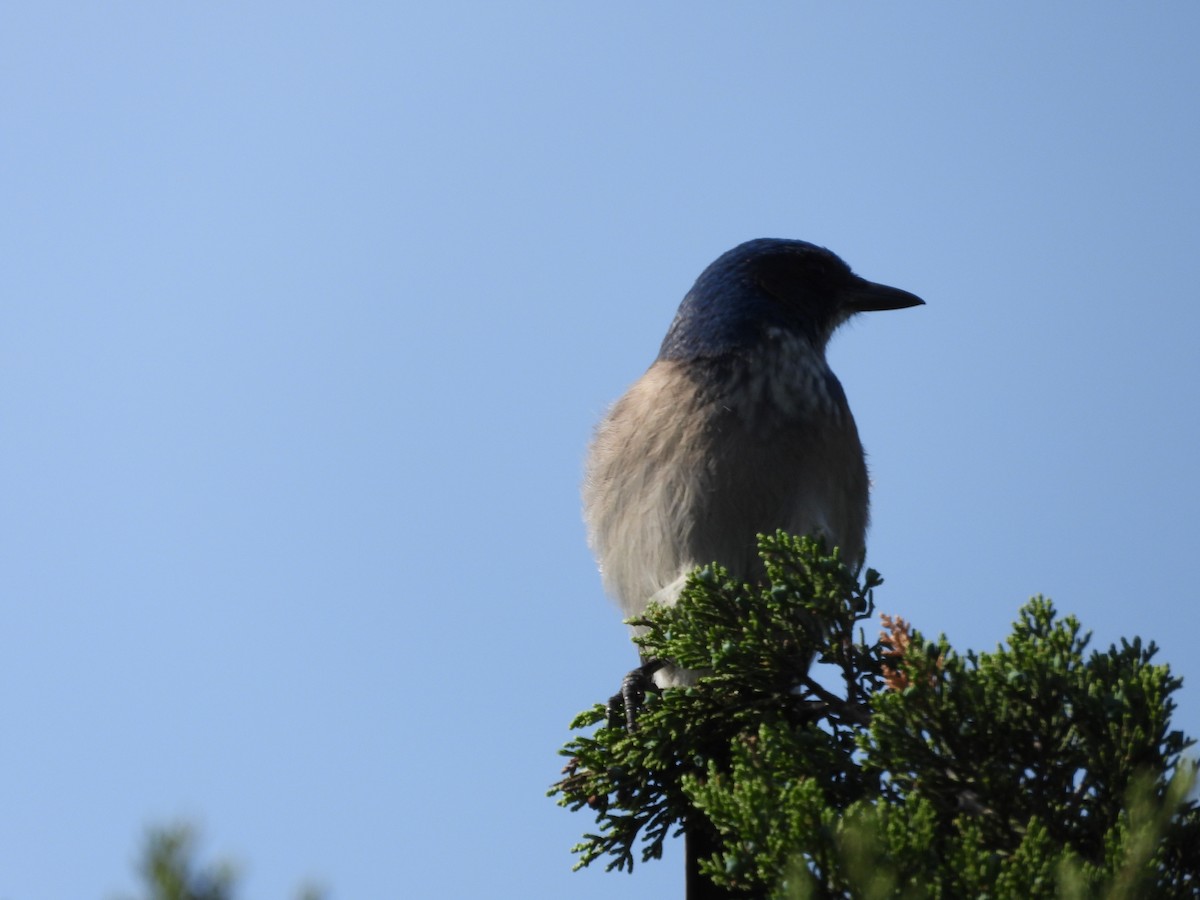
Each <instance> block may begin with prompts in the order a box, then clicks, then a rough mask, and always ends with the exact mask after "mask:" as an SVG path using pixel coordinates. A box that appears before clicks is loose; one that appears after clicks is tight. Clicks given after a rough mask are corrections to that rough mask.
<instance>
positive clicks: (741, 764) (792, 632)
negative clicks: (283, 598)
mask: <svg viewBox="0 0 1200 900" xmlns="http://www.w3.org/2000/svg"><path fill="white" fill-rule="evenodd" d="M759 547H760V552H761V555H762V558H763V560H764V562H765V563H766V572H767V584H766V586H763V587H756V586H749V585H744V584H740V583H737V582H736V581H734V580H733V579H731V578H730V576H729V574H728V572H727V571H725V570H724V569H722V568H721V567H720V566H719V565H716V564H714V565H711V566H707V567H704V568H701V569H698V570H697V571H696V572H695V573H694V574H693V575H692V577H691V578H690V580H689V581H688V584H687V586H686V588H685V589H684V591H683V593H682V594H681V596H680V598H679V600H678V602H677V603H676V604H675V605H674V606H672V607H657V608H651V609H650V610H649V611H648V612H647V614H646V615H645V617H644V618H642V619H639V620H637V621H636V622H635V623H634V624H637V625H639V626H640V627H641V629H642V630H643V632H644V633H642V634H641V636H639V637H638V638H636V639H635V640H636V641H637V643H638V644H639V646H640V648H641V651H642V653H643V655H644V656H646V657H648V658H657V659H664V660H670V661H671V662H673V663H675V664H678V665H681V666H684V667H686V668H689V669H695V670H698V671H700V672H702V673H703V674H702V675H701V677H700V678H699V681H698V683H697V684H696V685H695V686H694V687H688V688H672V689H669V690H666V691H662V692H660V693H651V694H649V695H648V696H647V698H646V701H645V704H644V707H643V708H642V709H641V710H640V712H639V713H638V715H637V727H636V729H635V730H633V731H630V730H628V729H627V728H626V727H625V726H624V724H623V721H624V720H623V718H622V717H620V716H617V717H612V716H611V715H610V711H609V710H608V709H607V707H606V706H605V704H599V703H598V704H596V705H595V706H593V707H592V708H591V709H589V710H587V711H585V712H584V713H582V714H580V715H579V716H578V717H576V719H575V721H574V722H573V723H572V728H573V729H575V730H577V731H580V732H582V733H581V734H578V735H576V736H575V737H573V738H572V739H571V740H570V741H569V742H568V743H567V745H566V746H565V747H564V748H563V750H562V751H561V752H562V754H563V755H564V756H566V757H568V759H569V762H568V763H567V765H566V767H565V768H564V770H563V777H562V779H561V780H560V781H559V782H558V783H557V784H555V785H554V787H553V789H552V790H551V792H550V793H551V795H552V796H556V797H557V798H558V802H559V804H560V805H562V806H566V807H569V808H571V809H573V810H580V809H583V808H585V807H586V808H587V809H588V810H589V811H590V812H591V813H592V814H593V815H594V816H595V820H596V825H597V829H596V830H595V831H594V832H591V833H588V834H585V835H584V838H583V840H582V841H581V842H580V843H579V844H577V845H576V846H575V847H574V848H573V849H574V851H575V852H576V853H577V854H579V861H578V863H577V867H581V866H586V865H589V864H591V863H593V862H596V861H597V860H600V859H605V858H607V867H608V868H609V869H618V870H628V871H632V870H633V868H634V862H635V856H640V859H641V861H643V862H646V861H649V860H652V859H656V858H658V857H660V856H661V854H662V849H663V844H664V842H665V840H666V839H667V837H669V836H671V835H673V834H677V833H679V832H680V831H682V830H684V829H685V828H687V827H692V828H701V827H702V828H704V829H705V830H706V831H708V832H710V833H712V834H715V835H717V836H718V837H719V841H718V846H719V850H718V851H717V852H716V853H715V854H714V855H713V856H711V857H709V858H708V859H706V860H702V862H701V870H702V871H703V872H704V873H705V874H706V875H707V876H708V877H709V878H711V879H712V881H713V882H714V883H715V884H717V885H719V886H721V887H722V888H724V889H726V890H728V891H731V892H733V893H734V894H744V895H745V896H748V897H749V896H756V897H761V896H770V897H780V898H818V897H819V898H841V897H856V898H857V897H863V898H872V900H873V898H955V897H982V896H988V897H996V898H1022V900H1024V898H1039V897H1073V898H1074V897H1078V898H1084V897H1089V898H1090V897H1104V898H1111V900H1116V898H1134V897H1137V898H1142V897H1150V898H1183V897H1191V898H1194V897H1197V896H1200V809H1198V808H1197V805H1196V802H1195V800H1194V798H1190V793H1191V788H1192V786H1193V784H1194V781H1195V772H1196V766H1195V763H1194V762H1192V761H1190V760H1188V759H1186V758H1185V757H1184V752H1185V751H1186V750H1187V748H1188V747H1189V746H1190V745H1191V744H1192V743H1194V742H1193V741H1192V740H1191V739H1189V738H1187V737H1186V736H1185V735H1184V734H1183V733H1182V732H1180V731H1178V730H1173V729H1172V728H1171V721H1170V720H1171V714H1172V712H1173V711H1174V709H1175V702H1174V699H1173V695H1174V694H1175V692H1176V691H1178V690H1179V688H1180V686H1181V682H1180V679H1178V678H1176V677H1174V676H1172V675H1171V673H1170V669H1169V667H1168V666H1166V665H1159V664H1155V663H1154V662H1153V661H1152V660H1153V657H1154V656H1155V654H1156V648H1155V646H1154V644H1153V643H1149V644H1143V643H1142V642H1141V640H1139V639H1137V638H1135V639H1133V640H1132V641H1122V642H1121V644H1120V646H1113V647H1110V648H1108V649H1107V650H1106V651H1094V650H1092V651H1089V650H1088V645H1089V636H1088V635H1087V634H1085V633H1084V632H1082V630H1081V627H1080V625H1079V623H1078V622H1077V621H1076V620H1075V619H1074V618H1073V617H1071V616H1067V617H1062V618H1060V617H1059V616H1058V615H1057V613H1056V612H1055V609H1054V607H1053V605H1052V604H1051V603H1050V601H1048V600H1046V599H1044V598H1041V597H1035V598H1034V599H1032V600H1031V601H1029V603H1027V604H1026V605H1025V606H1024V607H1023V608H1022V609H1021V610H1020V613H1019V616H1018V618H1017V621H1016V622H1015V623H1014V625H1013V629H1012V633H1011V635H1010V636H1009V637H1008V639H1007V640H1006V641H1005V643H1004V644H1002V645H1001V646H999V647H997V649H996V650H995V651H992V652H986V653H974V652H967V653H965V654H959V653H957V652H956V651H955V650H954V649H953V648H952V647H951V646H950V645H949V643H948V641H947V640H946V638H945V637H940V638H938V639H937V640H929V639H926V638H925V637H923V636H922V635H921V634H920V633H919V632H917V631H915V630H913V629H911V628H910V626H909V625H908V624H907V623H905V622H904V621H903V620H901V619H891V618H888V617H883V618H884V623H885V626H886V630H885V632H884V633H883V634H882V635H881V636H880V638H879V639H877V640H869V639H868V638H867V637H866V635H865V631H864V627H865V623H866V622H867V620H869V619H871V618H872V617H873V616H874V612H875V602H874V591H875V589H876V588H877V587H878V586H879V585H880V584H881V583H882V579H881V578H880V577H879V575H878V574H877V573H875V572H874V571H871V570H868V571H867V572H865V573H864V574H863V576H862V577H861V578H856V577H855V576H854V574H853V573H851V572H850V571H849V570H848V569H847V568H846V567H845V566H844V565H843V564H842V563H841V561H840V559H839V558H838V555H837V553H836V551H835V552H832V553H831V552H827V551H826V550H825V548H824V546H823V545H822V544H821V543H820V542H819V541H815V540H813V539H810V538H796V537H791V536H788V535H785V534H783V533H778V534H775V535H772V536H765V537H761V538H760V545H759ZM810 660H815V661H816V663H817V665H812V666H810V664H809V663H810ZM689 823H690V824H689Z"/></svg>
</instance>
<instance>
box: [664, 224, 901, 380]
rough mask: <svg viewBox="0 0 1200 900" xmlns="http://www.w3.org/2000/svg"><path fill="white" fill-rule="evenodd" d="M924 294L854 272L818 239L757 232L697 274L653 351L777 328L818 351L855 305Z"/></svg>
mask: <svg viewBox="0 0 1200 900" xmlns="http://www.w3.org/2000/svg"><path fill="white" fill-rule="evenodd" d="M924 302H925V301H923V300H922V299H921V298H920V297H917V296H916V295H914V294H910V293H908V292H907V291H902V290H900V289H899V288H893V287H887V286H886V285H882V284H875V283H874V282H871V281H867V280H866V279H864V278H859V277H858V276H857V275H855V274H854V273H853V272H851V271H850V267H849V266H848V265H846V264H845V263H844V262H842V260H841V259H840V258H839V257H838V256H837V255H836V254H834V253H831V252H830V251H828V250H826V249H825V248H824V247H818V246H816V245H815V244H809V243H807V242H805V241H792V240H783V239H779V238H759V239H757V240H753V241H747V242H746V243H744V244H740V245H739V246H737V247H734V248H733V249H732V250H730V251H729V252H728V253H725V254H723V255H722V256H720V257H719V258H718V259H717V260H716V261H715V262H714V263H712V265H710V266H709V267H708V268H707V269H705V270H704V271H703V272H702V273H701V274H700V277H699V278H698V279H696V284H695V285H694V286H693V287H692V289H691V290H690V291H689V292H688V294H687V296H686V297H684V298H683V302H682V303H681V304H680V305H679V311H678V312H677V313H676V314H675V321H674V322H672V323H671V328H670V330H669V331H668V332H667V336H666V338H664V339H663V343H662V348H661V349H660V350H659V355H658V358H659V359H664V360H680V361H687V360H693V359H701V358H713V357H720V356H725V355H727V354H736V353H739V352H742V351H745V350H749V349H752V348H754V347H756V346H758V345H759V344H760V343H761V342H762V341H763V340H764V339H765V338H766V336H767V335H768V334H769V333H771V332H778V331H780V330H782V331H784V332H786V333H789V334H793V335H796V336H798V337H802V338H805V339H806V340H808V341H809V342H810V343H811V345H812V347H813V349H814V350H815V351H816V352H818V353H822V352H823V351H824V349H825V345H826V343H827V342H828V341H829V338H830V336H831V335H832V334H833V332H834V330H835V329H836V328H837V327H838V326H839V325H841V324H842V323H843V322H845V321H846V320H847V319H849V318H850V317H851V316H853V315H854V314H855V313H860V312H869V311H872V310H883V309H903V308H905V307H908V306H918V305H920V304H922V303H924Z"/></svg>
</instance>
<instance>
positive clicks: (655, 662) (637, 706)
mask: <svg viewBox="0 0 1200 900" xmlns="http://www.w3.org/2000/svg"><path fill="white" fill-rule="evenodd" d="M665 665H666V663H665V662H663V661H662V660H661V659H652V660H650V661H649V662H646V663H643V664H642V665H640V666H638V667H637V668H636V669H633V670H631V671H629V672H628V673H626V675H625V677H624V678H623V679H621V690H620V691H619V692H617V693H616V694H613V695H612V697H610V698H609V700H608V727H609V728H616V727H617V726H618V725H619V724H620V722H621V719H622V718H624V719H625V728H626V730H627V731H637V715H638V713H639V712H641V709H642V702H643V701H644V700H645V699H646V691H647V690H652V691H656V690H658V685H656V684H655V683H654V673H655V672H657V671H658V670H659V669H661V668H662V667H663V666H665ZM622 709H624V711H625V715H624V716H623V717H622V715H621V710H622Z"/></svg>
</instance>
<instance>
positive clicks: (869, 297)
mask: <svg viewBox="0 0 1200 900" xmlns="http://www.w3.org/2000/svg"><path fill="white" fill-rule="evenodd" d="M842 305H843V306H844V307H845V308H846V309H848V310H850V312H852V313H859V312H875V311H876V310H883V309H907V308H908V307H910V306H924V305H925V301H924V300H922V299H921V298H920V297H918V296H917V295H916V294H910V293H909V292H908V291H902V290H900V288H894V287H888V286H887V285H886V284H876V283H875V282H873V281H867V280H866V279H865V278H856V279H855V280H854V284H852V285H851V286H850V288H849V289H848V290H846V291H845V292H844V293H843V294H842Z"/></svg>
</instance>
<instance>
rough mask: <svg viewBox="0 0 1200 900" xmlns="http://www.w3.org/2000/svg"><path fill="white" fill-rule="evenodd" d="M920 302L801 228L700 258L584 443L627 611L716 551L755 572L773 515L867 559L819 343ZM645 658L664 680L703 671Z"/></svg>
mask: <svg viewBox="0 0 1200 900" xmlns="http://www.w3.org/2000/svg"><path fill="white" fill-rule="evenodd" d="M923 303H924V301H923V300H922V299H921V298H920V297H918V296H916V295H915V294H911V293H909V292H908V291H904V290H900V289H899V288H894V287H888V286H886V285H883V284H877V283H875V282H872V281H867V280H866V279H864V278H861V277H859V276H858V275H856V274H854V272H853V271H852V270H851V268H850V266H848V265H847V264H846V263H845V262H844V261H843V260H842V259H841V258H840V257H838V256H837V255H836V254H834V253H833V252H831V251H830V250H827V249H825V248H824V247H820V246H817V245H815V244H811V243H808V242H806V241H800V240H790V239H782V238H759V239H756V240H751V241H747V242H746V243H743V244H740V245H738V246H737V247H734V248H733V249H732V250H729V251H728V252H726V253H724V254H722V255H721V256H720V257H718V258H717V259H716V260H715V261H714V262H713V263H712V264H711V265H709V266H708V267H707V268H706V269H704V271H703V272H702V273H701V274H700V277H699V278H698V279H697V280H696V282H695V284H694V285H693V286H692V288H691V290H690V291H688V292H687V294H686V295H685V296H684V298H683V301H682V302H681V303H680V305H679V308H678V311H677V312H676V314H675V318H674V320H673V321H672V323H671V325H670V327H669V328H668V330H667V333H666V336H665V337H664V338H663V341H662V344H661V346H660V347H659V351H658V356H657V357H656V358H655V360H654V361H653V363H652V364H651V366H650V368H649V369H648V370H647V371H646V373H645V374H644V375H642V377H641V378H640V379H638V380H637V381H636V382H635V383H634V384H633V385H632V386H631V387H630V388H629V389H628V391H626V393H625V394H624V395H623V396H622V397H621V398H620V399H619V400H617V401H616V403H615V404H613V405H612V407H611V408H610V409H609V410H608V412H607V414H606V415H605V416H604V417H603V419H602V420H601V422H600V423H599V425H598V426H597V428H596V430H595V433H594V436H593V438H592V441H591V445H590V448H589V450H588V455H587V462H586V465H585V474H584V482H583V490H582V493H583V509H584V519H585V522H586V525H587V531H588V541H589V543H590V545H591V548H592V551H593V553H594V555H595V556H596V559H597V561H598V563H599V568H600V574H601V579H602V582H603V585H604V588H605V590H606V592H607V593H608V594H609V595H611V597H613V598H614V599H615V600H616V601H617V603H618V604H619V606H620V607H621V609H622V610H623V612H624V613H625V616H626V618H633V617H637V616H640V615H641V614H642V613H643V612H644V611H645V610H646V607H647V606H648V605H649V604H650V603H652V602H657V603H665V604H670V603H673V602H674V601H675V599H676V598H677V597H678V595H679V592H680V591H681V589H682V587H683V584H684V582H685V581H686V579H687V576H688V575H689V574H690V573H691V572H692V571H693V570H694V569H695V568H696V567H698V566H704V565H708V564H710V563H712V562H718V563H720V564H721V565H723V566H724V567H726V568H727V569H728V570H729V572H730V574H731V575H733V576H735V577H737V578H739V579H741V580H744V581H748V582H755V581H759V580H761V579H762V578H763V577H765V571H764V567H763V563H762V561H761V560H760V558H759V556H758V545H757V535H759V534H763V533H773V532H774V531H776V530H777V529H782V530H784V531H786V532H788V533H791V534H811V535H816V536H821V537H823V538H824V539H825V540H826V541H827V543H828V544H829V545H831V546H836V547H838V548H840V552H841V558H842V560H843V561H844V562H845V563H846V564H847V565H849V566H851V567H852V568H859V567H861V565H862V563H863V560H864V557H865V551H866V531H867V524H868V507H869V498H868V495H869V483H868V475H867V465H866V458H865V454H864V452H863V447H862V442H861V441H860V439H859V434H858V429H857V426H856V424H855V421H854V416H853V415H852V414H851V412H850V406H849V404H848V403H847V401H846V394H845V391H844V390H843V389H842V385H841V383H840V382H839V381H838V379H837V376H835V375H834V373H833V371H832V370H831V369H830V367H829V363H828V361H827V359H826V348H827V346H828V344H829V340H830V338H831V337H832V335H833V333H834V332H835V331H836V330H837V329H838V327H839V326H841V325H842V324H843V323H845V322H846V321H847V320H848V319H850V318H851V317H853V316H855V315H857V314H859V313H863V312H871V311H878V310H894V309H904V308H906V307H913V306H919V305H922V304H923ZM650 663H651V664H652V665H653V668H651V669H647V671H646V674H648V675H649V676H650V677H652V679H653V682H654V685H655V686H657V687H659V688H664V687H672V686H678V685H685V684H691V683H694V681H695V678H696V673H693V672H689V671H687V670H683V669H680V668H678V667H673V666H671V665H669V664H667V663H665V662H664V661H650ZM636 671H637V670H635V672H636ZM631 675H632V673H631ZM615 699H616V698H614V700H615ZM631 725H632V720H631Z"/></svg>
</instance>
